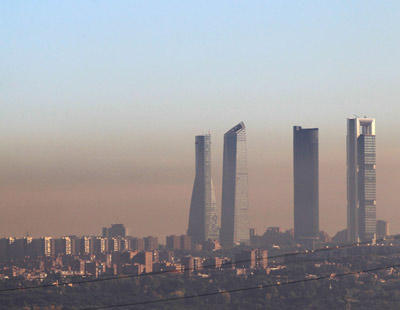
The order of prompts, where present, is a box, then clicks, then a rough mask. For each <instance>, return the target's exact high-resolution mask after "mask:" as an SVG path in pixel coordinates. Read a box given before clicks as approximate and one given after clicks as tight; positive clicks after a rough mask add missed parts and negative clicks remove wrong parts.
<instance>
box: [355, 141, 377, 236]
mask: <svg viewBox="0 0 400 310" xmlns="http://www.w3.org/2000/svg"><path fill="white" fill-rule="evenodd" d="M358 158H359V162H358V196H359V198H358V199H359V234H360V239H361V240H371V239H373V238H374V236H375V234H376V142H375V136H372V135H360V137H359V138H358Z"/></svg>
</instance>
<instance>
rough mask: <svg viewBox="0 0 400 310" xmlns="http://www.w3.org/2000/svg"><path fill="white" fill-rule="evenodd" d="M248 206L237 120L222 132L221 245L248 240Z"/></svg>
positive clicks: (242, 141)
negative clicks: (232, 125)
mask: <svg viewBox="0 0 400 310" xmlns="http://www.w3.org/2000/svg"><path fill="white" fill-rule="evenodd" d="M248 205H249V203H248V191H247V148H246V128H245V126H244V123H243V122H240V123H239V124H237V125H236V126H235V127H233V128H232V129H230V130H229V131H227V132H226V133H225V135H224V163H223V176H222V217H221V243H222V245H224V246H226V247H231V246H233V245H234V244H239V243H248V242H249V239H250V232H249V220H248V214H247V211H248Z"/></svg>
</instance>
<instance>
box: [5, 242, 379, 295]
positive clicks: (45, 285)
mask: <svg viewBox="0 0 400 310" xmlns="http://www.w3.org/2000/svg"><path fill="white" fill-rule="evenodd" d="M384 240H385V239H379V240H376V242H381V241H384ZM370 243H371V241H364V242H357V243H349V244H344V245H337V246H332V247H323V248H318V249H315V250H304V251H301V252H291V253H285V254H278V255H274V256H269V257H267V259H268V260H271V259H276V258H286V257H293V256H298V255H308V254H314V253H319V252H329V251H333V250H339V249H345V248H352V247H357V246H360V245H366V244H370ZM258 260H263V258H262V257H261V258H258V259H256V261H258ZM250 261H251V259H245V260H239V261H229V262H224V263H222V264H221V266H220V267H219V268H225V267H227V266H232V265H235V264H242V263H248V262H250ZM211 268H215V264H212V265H204V266H202V269H211ZM192 269H193V268H182V269H181V272H185V271H190V270H192ZM167 273H178V272H177V271H176V270H161V271H155V272H148V273H142V274H126V275H118V276H112V277H107V278H97V279H88V280H78V281H70V282H61V283H48V284H41V285H32V286H21V287H12V288H4V289H0V295H1V293H6V292H12V291H24V290H33V289H41V288H49V287H58V286H65V285H81V284H89V283H96V282H104V281H112V280H122V279H130V278H142V277H147V276H156V275H162V274H167Z"/></svg>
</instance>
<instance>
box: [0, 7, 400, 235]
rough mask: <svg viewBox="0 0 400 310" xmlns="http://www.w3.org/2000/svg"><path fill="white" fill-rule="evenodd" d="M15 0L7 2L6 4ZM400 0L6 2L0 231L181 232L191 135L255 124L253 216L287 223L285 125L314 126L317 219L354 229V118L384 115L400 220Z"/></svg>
mask: <svg viewBox="0 0 400 310" xmlns="http://www.w3.org/2000/svg"><path fill="white" fill-rule="evenodd" d="M6 3H7V4H6ZM399 6H400V5H399V3H397V2H394V1H392V2H391V1H388V2H384V3H379V4H378V2H368V3H367V4H366V3H365V2H362V1H355V2H352V3H346V4H345V3H341V2H339V1H337V2H331V3H330V5H327V4H323V3H316V2H313V3H297V4H294V3H291V4H290V5H289V4H284V3H256V2H252V3H232V2H229V1H220V2H218V3H214V2H204V3H201V4H200V3H197V4H196V5H194V4H193V3H181V2H178V1H173V2H168V3H165V2H152V3H149V2H123V1H122V2H118V3H112V4H111V3H107V2H103V1H92V2H80V3H75V4H74V5H71V4H70V3H68V2H61V3H57V4H56V3H53V2H50V1H47V2H46V1H43V2H40V3H35V4H34V3H33V2H32V3H22V2H3V3H1V4H0V36H1V37H2V38H4V40H2V41H3V44H2V47H1V48H0V66H1V71H2V73H3V74H1V75H0V106H1V113H0V131H1V135H0V178H1V179H0V182H1V186H0V196H1V197H2V199H1V201H0V208H1V210H2V216H1V218H0V227H1V229H0V235H2V236H8V235H16V236H22V235H24V234H26V233H29V234H31V235H33V236H41V235H56V236H57V235H59V236H61V235H65V234H90V233H98V232H99V228H100V227H102V226H106V225H108V224H110V223H117V222H123V223H124V224H125V226H126V227H127V229H128V231H129V233H130V234H132V235H135V236H144V235H150V234H153V235H158V236H165V235H168V234H182V233H185V232H186V230H187V222H188V216H189V206H190V198H191V191H192V186H193V178H194V174H195V167H194V136H195V135H198V134H204V133H208V132H210V134H211V136H212V155H211V156H212V161H213V166H212V174H213V180H214V186H215V192H216V196H217V199H216V201H217V206H218V208H219V209H220V207H221V179H222V143H223V134H224V133H225V132H226V131H227V130H228V129H230V128H231V127H232V126H233V125H235V124H237V123H238V122H240V121H244V122H245V123H246V130H247V148H248V150H247V155H248V167H249V170H248V175H249V221H250V226H251V227H254V228H256V229H257V231H260V232H262V231H264V230H265V228H266V227H267V226H281V227H283V228H285V229H288V228H291V227H293V173H292V160H293V159H292V155H293V154H292V126H294V125H301V126H304V127H318V128H319V145H320V155H319V158H320V175H319V181H320V193H319V194H320V195H319V196H320V203H319V214H320V215H319V220H320V225H319V227H320V229H321V230H324V231H327V232H328V233H329V234H334V233H335V232H337V231H338V230H341V229H344V228H345V227H346V203H347V202H346V118H348V117H353V114H356V115H359V116H362V117H363V116H364V115H366V116H369V117H373V118H375V119H376V132H377V167H378V168H377V218H379V219H384V220H388V221H389V223H390V227H391V232H393V233H398V232H400V215H399V213H398V212H397V207H398V206H397V205H398V199H397V195H396V193H397V190H398V188H399V186H400V181H399V180H400V178H399V177H400V168H399V165H398V160H399V155H400V139H399V138H400V136H399V135H400V134H399V132H398V113H399V112H400V108H399V105H398V98H399V97H400V88H399V87H398V86H399V85H398V84H399V83H398V81H399V78H400V76H399V75H400V73H399V72H400V70H399V69H400V67H399V62H398V55H399V52H400V43H399V40H398V39H397V38H398V37H399V36H400V33H399V29H400V25H399V23H400V22H399V20H400V19H399V12H400V11H399V9H400V7H399Z"/></svg>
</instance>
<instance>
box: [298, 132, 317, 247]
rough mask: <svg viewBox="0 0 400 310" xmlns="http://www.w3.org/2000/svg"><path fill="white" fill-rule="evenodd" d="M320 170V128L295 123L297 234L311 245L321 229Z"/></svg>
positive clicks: (299, 238)
mask: <svg viewBox="0 0 400 310" xmlns="http://www.w3.org/2000/svg"><path fill="white" fill-rule="evenodd" d="M318 170H319V167H318V128H304V129H303V128H301V127H300V126H294V127H293V173H294V178H293V180H294V236H295V238H296V240H299V241H301V242H303V243H305V244H307V245H309V244H310V245H312V244H313V240H315V239H316V238H317V236H318V233H319V188H318V181H319V171H318ZM308 241H309V242H308Z"/></svg>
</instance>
